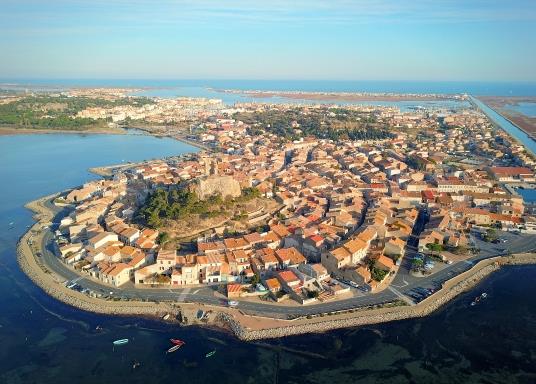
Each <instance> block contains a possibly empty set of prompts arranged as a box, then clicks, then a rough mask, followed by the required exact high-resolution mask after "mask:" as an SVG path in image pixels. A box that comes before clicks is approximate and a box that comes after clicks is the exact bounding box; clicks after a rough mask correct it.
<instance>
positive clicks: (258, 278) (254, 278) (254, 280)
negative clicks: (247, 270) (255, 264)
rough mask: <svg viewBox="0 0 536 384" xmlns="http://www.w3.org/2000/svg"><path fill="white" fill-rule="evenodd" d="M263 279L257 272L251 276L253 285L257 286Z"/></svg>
mask: <svg viewBox="0 0 536 384" xmlns="http://www.w3.org/2000/svg"><path fill="white" fill-rule="evenodd" d="M260 281H261V278H260V277H259V275H258V274H257V273H256V274H254V275H253V276H252V277H251V285H252V286H254V287H256V286H257V284H259V283H260Z"/></svg>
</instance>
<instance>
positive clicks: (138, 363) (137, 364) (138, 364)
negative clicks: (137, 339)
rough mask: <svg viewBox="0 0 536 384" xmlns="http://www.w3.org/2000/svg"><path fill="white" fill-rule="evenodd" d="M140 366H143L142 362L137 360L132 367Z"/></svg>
mask: <svg viewBox="0 0 536 384" xmlns="http://www.w3.org/2000/svg"><path fill="white" fill-rule="evenodd" d="M139 366H141V363H140V362H139V361H135V362H134V363H133V364H132V369H136V368H138V367H139Z"/></svg>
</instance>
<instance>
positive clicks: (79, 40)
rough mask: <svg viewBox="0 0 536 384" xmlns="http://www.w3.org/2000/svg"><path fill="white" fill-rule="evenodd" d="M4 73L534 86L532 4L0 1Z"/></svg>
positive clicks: (535, 10)
mask: <svg viewBox="0 0 536 384" xmlns="http://www.w3.org/2000/svg"><path fill="white" fill-rule="evenodd" d="M0 36H1V38H0V52H1V56H0V78H4V79H9V78H13V79H17V78H60V79H66V78H73V79H83V78H88V79H92V78H95V79H294V80H309V79H316V80H421V81H426V80H431V81H468V80H471V81H521V82H524V81H531V82H532V81H536V49H535V47H536V0H408V1H395V0H355V1H350V0H331V1H320V0H298V1H290V0H289V1H280V0H270V1H256V0H249V1H247V0H229V1H225V0H219V1H217V0H216V1H212V0H92V1H89V0H87V1H86V0H0Z"/></svg>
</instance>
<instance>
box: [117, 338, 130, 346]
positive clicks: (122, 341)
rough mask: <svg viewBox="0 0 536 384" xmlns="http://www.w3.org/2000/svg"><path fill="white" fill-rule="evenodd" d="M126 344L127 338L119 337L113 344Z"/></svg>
mask: <svg viewBox="0 0 536 384" xmlns="http://www.w3.org/2000/svg"><path fill="white" fill-rule="evenodd" d="M125 344H128V339H119V340H115V341H114V345H125Z"/></svg>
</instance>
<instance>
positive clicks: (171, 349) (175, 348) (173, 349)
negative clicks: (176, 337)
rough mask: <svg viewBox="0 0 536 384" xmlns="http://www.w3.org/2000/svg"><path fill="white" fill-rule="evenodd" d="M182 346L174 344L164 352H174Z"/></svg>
mask: <svg viewBox="0 0 536 384" xmlns="http://www.w3.org/2000/svg"><path fill="white" fill-rule="evenodd" d="M182 346H183V344H177V345H174V346H173V347H171V348H169V349H168V350H167V352H166V353H171V352H175V351H176V350H177V349H179V348H180V347H182Z"/></svg>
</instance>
